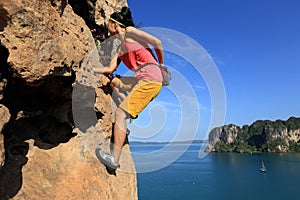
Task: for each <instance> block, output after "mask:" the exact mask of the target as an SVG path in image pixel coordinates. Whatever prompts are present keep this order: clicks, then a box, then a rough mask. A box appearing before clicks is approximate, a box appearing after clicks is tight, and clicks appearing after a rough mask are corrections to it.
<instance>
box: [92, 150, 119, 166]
mask: <svg viewBox="0 0 300 200" xmlns="http://www.w3.org/2000/svg"><path fill="white" fill-rule="evenodd" d="M95 153H96V156H97V158H98V159H99V160H100V162H101V163H102V164H104V165H105V166H106V167H107V168H109V169H110V170H116V169H117V168H119V167H120V165H114V157H113V156H112V155H111V154H109V153H106V152H104V151H102V150H101V149H100V148H96V150H95Z"/></svg>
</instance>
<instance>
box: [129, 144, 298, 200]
mask: <svg viewBox="0 0 300 200" xmlns="http://www.w3.org/2000/svg"><path fill="white" fill-rule="evenodd" d="M166 145H167V146H168V147H169V146H171V150H170V149H168V148H165V147H166ZM203 145H205V144H204V143H197V144H193V143H192V144H189V145H187V144H146V143H145V144H131V151H132V155H133V159H134V161H135V166H136V170H137V182H138V198H139V200H152V199H153V200H169V199H170V200H177V199H178V200H189V199H195V200H200V199H203V200H224V199H230V200H248V199H249V200H253V199H255V200H282V199H300V153H252V154H248V153H247V154H241V153H204V152H203V149H204V148H203ZM163 151H167V153H166V154H165V155H164V156H163V157H162V158H159V159H162V160H164V159H166V160H165V162H166V163H167V164H166V166H160V165H157V164H158V163H162V162H163V161H162V160H157V162H156V160H147V159H145V160H141V159H140V157H141V155H146V154H147V153H149V154H160V152H163ZM168 151H169V152H173V153H174V152H175V153H176V155H178V158H177V159H174V158H172V155H173V154H170V156H168ZM142 157H143V156H142ZM144 157H146V156H144ZM152 159H156V158H155V156H154V157H153V158H152ZM168 160H171V161H170V162H169V163H168ZM262 162H263V163H264V165H265V167H266V169H267V172H266V173H263V172H261V170H260V168H261V165H262V164H261V163H262ZM155 163H156V165H155ZM145 166H147V167H148V168H147V167H146V168H145ZM151 166H153V169H151Z"/></svg>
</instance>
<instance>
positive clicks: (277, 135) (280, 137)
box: [214, 117, 300, 153]
mask: <svg viewBox="0 0 300 200" xmlns="http://www.w3.org/2000/svg"><path fill="white" fill-rule="evenodd" d="M295 130H300V118H295V117H291V118H289V119H288V120H287V121H283V120H276V121H270V120H258V121H256V122H254V123H253V124H251V125H250V126H249V125H244V126H243V127H242V128H240V127H238V126H235V125H233V124H230V125H228V126H224V127H223V129H222V133H221V134H220V141H218V142H216V144H215V145H214V148H215V151H217V152H239V153H251V152H285V151H289V152H300V141H299V142H298V143H297V142H294V141H290V140H291V138H290V137H289V135H288V134H287V133H288V132H289V131H295ZM232 135H236V138H234V137H232ZM228 137H231V138H232V139H234V142H231V143H227V138H228ZM299 137H300V136H299Z"/></svg>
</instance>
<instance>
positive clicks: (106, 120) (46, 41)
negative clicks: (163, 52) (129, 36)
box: [0, 0, 137, 200]
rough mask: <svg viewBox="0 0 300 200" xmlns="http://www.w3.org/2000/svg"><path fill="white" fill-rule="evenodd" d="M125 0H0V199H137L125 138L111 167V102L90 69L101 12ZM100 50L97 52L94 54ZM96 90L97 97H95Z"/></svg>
mask: <svg viewBox="0 0 300 200" xmlns="http://www.w3.org/2000/svg"><path fill="white" fill-rule="evenodd" d="M124 5H126V1H125V0H120V1H115V0H111V1H101V0H98V1H96V0H86V1H84V0H69V1H67V0H44V1H40V0H23V1H17V0H8V1H1V2H0V39H1V45H0V116H1V118H0V164H1V167H0V199H1V200H5V199H125V198H126V199H137V183H136V175H135V167H134V164H133V160H132V158H131V154H130V150H129V146H128V143H127V144H125V145H124V153H123V154H122V157H121V160H120V165H121V169H120V170H117V171H116V174H110V173H108V171H107V170H106V168H105V167H104V166H103V165H102V164H101V163H100V162H99V161H98V160H97V159H96V157H95V154H94V150H95V148H96V147H97V146H98V145H101V147H102V148H104V149H106V150H107V151H109V149H110V146H109V144H110V141H111V140H112V139H113V138H111V132H112V124H113V122H114V117H113V113H114V109H115V106H116V105H115V104H114V101H113V99H112V97H111V94H110V93H111V91H110V88H109V87H108V86H107V85H108V82H109V80H108V78H106V77H105V76H96V75H93V74H91V67H92V65H93V64H95V63H96V64H99V60H101V59H102V57H101V56H100V57H99V54H98V51H97V48H96V45H95V40H94V38H93V34H92V31H91V29H94V28H97V30H98V34H100V35H101V38H102V40H104V39H105V37H106V36H107V31H106V28H105V24H104V21H105V19H106V18H107V17H108V16H109V15H110V14H111V13H112V12H114V11H115V10H116V9H119V8H121V7H122V6H124ZM100 55H102V54H100ZM95 97H96V98H95Z"/></svg>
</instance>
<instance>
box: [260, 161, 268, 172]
mask: <svg viewBox="0 0 300 200" xmlns="http://www.w3.org/2000/svg"><path fill="white" fill-rule="evenodd" d="M260 171H261V172H267V169H266V167H265V164H264V162H261V168H260Z"/></svg>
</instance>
